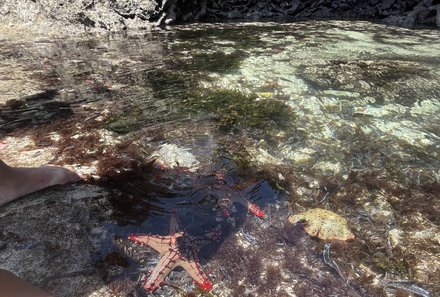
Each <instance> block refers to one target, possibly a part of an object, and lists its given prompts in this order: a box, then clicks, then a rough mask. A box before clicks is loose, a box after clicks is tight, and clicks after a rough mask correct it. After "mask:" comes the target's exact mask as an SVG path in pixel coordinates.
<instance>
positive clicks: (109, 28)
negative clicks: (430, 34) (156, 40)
mask: <svg viewBox="0 0 440 297" xmlns="http://www.w3.org/2000/svg"><path fill="white" fill-rule="evenodd" d="M0 19H1V20H2V21H1V22H0V23H1V24H2V25H3V26H5V25H9V26H10V27H9V29H3V30H2V31H7V32H9V34H5V33H4V32H3V33H2V31H0V40H1V39H4V38H5V35H6V37H7V35H13V34H14V33H15V31H16V28H15V26H17V25H19V26H22V27H24V28H27V29H29V30H32V31H37V33H41V35H44V33H47V32H49V33H51V32H52V33H53V32H56V33H57V35H71V34H77V33H81V32H121V31H127V30H130V31H144V30H149V29H152V28H155V27H158V26H163V25H168V24H174V23H182V22H194V21H208V22H221V21H244V20H246V21H297V20H306V19H355V20H371V21H378V22H381V23H387V24H392V25H398V26H404V27H420V26H423V27H433V28H436V27H437V28H440V2H439V1H438V0H422V1H421V0H413V1H402V0H368V1H366V0H339V1H331V0H321V1H313V0H295V1H289V2H285V1H277V0H265V1H254V0H246V1H225V0H216V1H215V0H194V1H192V2H188V1H184V0H164V1H159V0H157V1H155V0H70V1H64V0H54V1H49V0H33V1H20V0H10V1H5V2H4V3H3V4H0Z"/></svg>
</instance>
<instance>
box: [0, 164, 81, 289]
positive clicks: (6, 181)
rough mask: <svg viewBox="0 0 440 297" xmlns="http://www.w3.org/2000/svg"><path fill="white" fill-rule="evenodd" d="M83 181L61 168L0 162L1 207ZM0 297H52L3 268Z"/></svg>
mask: <svg viewBox="0 0 440 297" xmlns="http://www.w3.org/2000/svg"><path fill="white" fill-rule="evenodd" d="M79 180H81V178H80V176H79V175H77V174H76V173H74V172H72V171H70V170H68V169H66V168H62V167H58V166H42V167H37V168H18V167H10V166H8V165H7V164H6V163H4V162H3V161H1V160H0V207H1V206H3V205H5V204H7V203H9V202H11V201H13V200H15V199H17V198H20V197H22V196H25V195H27V194H30V193H33V192H37V191H40V190H42V189H45V188H47V187H51V186H54V185H63V184H66V183H70V182H77V181H79ZM0 297H53V295H52V294H50V293H48V292H46V291H43V290H42V289H40V288H37V287H35V286H34V285H32V284H31V283H29V282H27V281H25V280H23V279H21V278H19V277H17V276H16V275H14V274H13V273H11V272H9V271H6V270H2V269H0Z"/></svg>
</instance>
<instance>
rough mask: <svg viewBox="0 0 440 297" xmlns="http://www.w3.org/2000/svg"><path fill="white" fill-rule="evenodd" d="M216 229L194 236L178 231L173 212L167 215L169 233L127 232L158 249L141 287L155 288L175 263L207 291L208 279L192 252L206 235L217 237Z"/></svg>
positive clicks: (207, 238) (209, 237) (130, 237)
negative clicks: (154, 261)
mask: <svg viewBox="0 0 440 297" xmlns="http://www.w3.org/2000/svg"><path fill="white" fill-rule="evenodd" d="M218 236H219V233H218V232H217V231H214V232H210V233H208V234H206V235H205V236H199V237H194V236H190V235H188V234H186V233H185V232H182V231H179V226H178V222H177V219H176V217H175V215H173V216H172V217H171V222H170V234H169V235H167V236H160V235H147V234H139V235H134V234H132V235H130V236H129V237H128V239H129V240H131V241H134V242H137V243H139V244H142V245H146V246H149V247H152V248H153V249H155V250H156V251H158V252H159V253H160V259H159V261H158V263H157V265H156V267H155V268H154V270H153V272H152V273H151V275H150V276H149V277H148V279H147V281H146V282H145V284H144V286H143V287H144V289H145V290H147V291H149V292H154V291H156V290H157V289H158V288H159V287H160V285H161V284H162V283H163V281H164V280H165V278H166V277H167V276H168V274H170V272H171V271H172V270H173V269H174V268H176V267H179V266H180V267H182V268H183V269H185V270H186V272H188V273H189V275H190V276H191V277H192V278H193V280H194V282H195V283H196V284H197V285H199V286H200V287H201V288H202V289H203V290H205V291H210V290H211V289H212V283H211V282H210V280H209V279H208V277H207V276H206V274H205V273H204V272H203V271H202V268H201V266H200V264H199V261H198V259H197V255H196V249H197V248H198V247H200V246H201V245H203V243H206V242H207V241H208V240H209V239H210V240H215V239H216V238H218Z"/></svg>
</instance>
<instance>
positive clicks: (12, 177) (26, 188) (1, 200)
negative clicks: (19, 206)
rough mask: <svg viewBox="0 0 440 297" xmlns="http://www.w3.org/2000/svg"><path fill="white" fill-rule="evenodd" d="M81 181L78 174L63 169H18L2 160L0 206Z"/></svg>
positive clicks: (0, 163)
mask: <svg viewBox="0 0 440 297" xmlns="http://www.w3.org/2000/svg"><path fill="white" fill-rule="evenodd" d="M79 180H81V177H80V176H79V175H78V174H76V173H75V172H73V171H71V170H69V169H66V168H63V167H58V166H42V167H36V168H16V167H10V166H8V165H6V164H5V163H4V162H2V161H1V160H0V206H2V205H4V204H6V203H8V202H10V201H12V200H15V199H17V198H19V197H22V196H24V195H27V194H30V193H33V192H36V191H39V190H42V189H45V188H47V187H50V186H54V185H63V184H66V183H70V182H77V181H79Z"/></svg>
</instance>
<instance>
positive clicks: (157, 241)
mask: <svg viewBox="0 0 440 297" xmlns="http://www.w3.org/2000/svg"><path fill="white" fill-rule="evenodd" d="M182 235H183V232H179V233H176V234H173V235H167V236H160V235H146V234H139V235H136V234H131V235H130V236H128V239H129V240H131V241H134V242H137V243H140V244H143V245H147V246H149V247H152V248H153V249H155V250H156V251H158V252H159V253H161V254H163V253H165V252H166V251H167V250H168V249H169V248H170V245H172V244H175V242H176V239H177V238H178V237H180V236H182Z"/></svg>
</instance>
